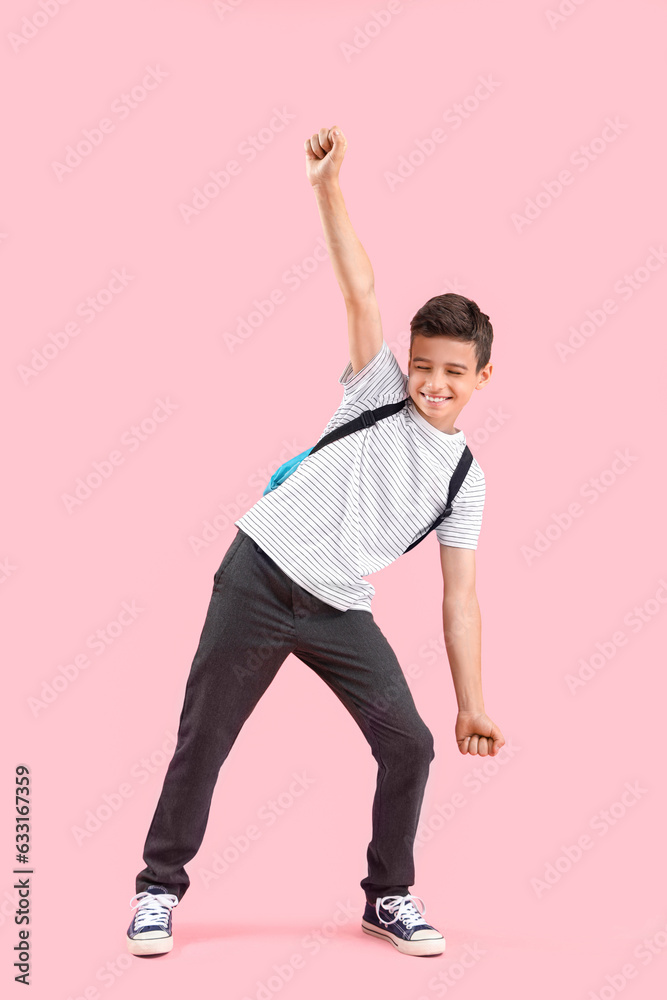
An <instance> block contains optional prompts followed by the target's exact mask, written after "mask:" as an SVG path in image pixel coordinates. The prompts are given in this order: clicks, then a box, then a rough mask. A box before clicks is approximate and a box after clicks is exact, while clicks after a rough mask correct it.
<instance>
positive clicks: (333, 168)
mask: <svg viewBox="0 0 667 1000" xmlns="http://www.w3.org/2000/svg"><path fill="white" fill-rule="evenodd" d="M303 145H304V149H305V150H306V175H307V177H308V180H309V181H310V183H311V184H312V185H313V187H316V186H317V185H318V184H322V183H325V182H327V181H332V180H336V179H337V178H338V171H339V170H340V166H341V163H342V162H343V157H344V156H345V150H346V148H347V139H346V138H345V136H344V135H343V133H342V132H341V130H340V129H339V128H338V126H337V125H332V126H331V128H321V129H320V130H319V132H313V134H312V135H311V137H310V139H306V141H305V142H304V144H303Z"/></svg>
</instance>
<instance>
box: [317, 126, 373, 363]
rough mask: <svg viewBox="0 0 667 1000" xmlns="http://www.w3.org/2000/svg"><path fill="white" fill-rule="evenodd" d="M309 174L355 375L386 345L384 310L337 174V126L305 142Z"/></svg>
mask: <svg viewBox="0 0 667 1000" xmlns="http://www.w3.org/2000/svg"><path fill="white" fill-rule="evenodd" d="M304 146H305V149H306V173H307V175H308V179H309V180H310V183H311V185H312V187H313V191H314V192H315V198H316V201H317V207H318V209H319V213H320V220H321V222H322V229H323V231H324V237H325V240H326V244H327V249H328V251H329V256H330V258H331V263H332V265H333V269H334V273H335V275H336V279H337V281H338V284H339V286H340V290H341V292H342V293H343V298H344V300H345V307H346V309H347V331H348V340H349V346H350V362H351V364H352V370H353V372H354V374H356V373H357V372H358V371H361V369H362V368H363V367H364V366H365V365H367V364H368V362H369V361H370V360H371V359H372V358H374V357H375V355H376V354H377V353H378V351H379V350H380V348H381V347H382V340H383V333H382V322H381V320H380V310H379V308H378V304H377V299H376V297H375V285H374V275H373V268H372V267H371V262H370V260H369V258H368V255H367V254H366V251H365V250H364V248H363V246H362V245H361V242H360V241H359V239H358V237H357V235H356V233H355V231H354V229H353V228H352V223H351V222H350V219H349V216H348V214H347V209H346V207H345V201H344V200H343V194H342V192H341V189H340V183H339V179H338V174H339V171H340V166H341V163H342V161H343V157H344V155H345V150H346V147H347V141H346V139H345V137H344V135H343V134H342V132H340V130H338V134H336V126H332V127H331V128H330V129H327V128H321V129H320V130H319V132H316V133H313V135H312V136H311V137H310V138H309V139H306V141H305V143H304Z"/></svg>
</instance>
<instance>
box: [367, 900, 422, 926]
mask: <svg viewBox="0 0 667 1000" xmlns="http://www.w3.org/2000/svg"><path fill="white" fill-rule="evenodd" d="M413 899H418V900H419V902H420V903H421V904H422V906H423V907H424V909H423V910H421V911H420V910H419V909H418V908H417V907H416V906H415V904H414V903H412V902H411V900H413ZM381 906H382V907H384V909H385V910H389V912H390V913H394V912H395V913H396V916H395V917H394V919H393V920H383V919H382V917H381V916H380V907H381ZM375 912H376V913H377V916H378V920H379V921H380V923H381V924H384V925H385V926H386V927H388V926H389V924H393V923H394V921H396V920H402V921H403V923H404V924H405V926H406V927H407V928H408V930H412V928H413V927H416V926H417V924H425V923H426V921H425V920H424V919H423V915H424V913H426V904H425V903H424V900H423V899H422V898H421V896H413V895H412V893H411V892H409V893H408V894H407V896H382V897H381V898H378V899H376V900H375Z"/></svg>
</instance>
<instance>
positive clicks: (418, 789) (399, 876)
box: [128, 126, 505, 955]
mask: <svg viewBox="0 0 667 1000" xmlns="http://www.w3.org/2000/svg"><path fill="white" fill-rule="evenodd" d="M346 146H347V142H346V140H345V137H344V136H343V135H342V133H341V132H340V130H339V129H338V128H336V127H335V126H334V127H333V128H332V129H326V128H322V129H320V131H319V132H318V133H314V134H313V135H312V136H311V137H310V139H307V140H306V142H305V150H306V173H307V176H308V179H309V181H310V183H311V185H312V187H313V190H314V192H315V195H316V198H317V203H318V208H319V212H320V217H321V220H322V225H323V228H324V233H325V237H326V240H327V246H328V250H329V254H330V257H331V260H332V263H333V267H334V271H335V274H336V277H337V279H338V282H339V285H340V287H341V290H342V292H343V295H344V297H345V303H346V306H347V317H348V334H349V347H350V362H349V363H348V365H347V366H346V368H345V370H344V372H343V374H342V375H341V377H340V379H339V382H340V383H341V384H342V385H343V401H342V403H341V405H340V406H339V408H338V410H337V411H336V413H335V414H334V416H333V417H332V419H331V420H330V421H329V424H328V425H327V427H326V428H325V429H324V431H323V432H322V435H321V436H320V437H323V436H324V435H325V434H327V433H329V432H330V431H331V430H333V429H334V428H335V427H339V426H341V425H342V424H344V423H347V422H348V421H349V420H351V419H352V418H353V417H355V416H358V415H359V414H360V413H362V412H363V411H365V410H369V409H375V408H377V407H379V406H383V405H385V404H388V403H395V402H398V401H400V400H406V404H405V405H404V407H403V408H402V409H399V410H397V411H396V412H393V413H391V414H390V415H389V416H385V417H384V418H383V419H380V420H378V421H377V423H375V424H374V425H372V426H363V428H361V429H360V430H357V431H354V432H353V433H350V434H348V435H347V436H344V437H342V438H339V439H338V440H335V441H332V442H329V443H328V444H327V445H326V447H324V446H323V447H322V448H320V449H318V451H317V452H315V453H313V454H312V455H308V456H306V458H305V459H303V460H302V462H301V463H300V464H299V465H298V466H297V468H296V469H295V470H294V471H293V472H292V474H291V475H290V476H289V477H288V478H287V479H285V480H284V481H283V482H282V483H281V484H280V485H279V486H278V487H276V488H275V489H273V490H271V491H270V492H268V493H266V495H264V496H262V497H260V499H259V500H258V501H257V502H256V503H255V504H254V505H253V506H252V507H251V508H250V509H249V510H248V511H247V512H246V513H245V514H244V515H243V516H242V517H241V518H239V519H238V520H237V521H236V522H235V524H236V526H237V528H238V531H237V534H236V536H235V538H234V539H233V541H232V543H231V545H230V547H229V549H228V550H227V552H226V554H225V556H224V558H223V560H222V563H221V564H220V567H219V568H218V570H217V572H216V574H215V576H214V580H213V593H212V595H211V601H210V604H209V608H208V613H207V616H206V621H205V623H204V627H203V631H202V634H201V638H200V641H199V646H198V648H197V652H196V654H195V658H194V661H193V663H192V667H191V670H190V675H189V677H188V681H187V686H186V692H185V700H184V704H183V709H182V712H181V717H180V721H179V730H178V741H177V745H176V749H175V751H174V756H173V758H172V760H171V762H170V764H169V768H168V770H167V773H166V776H165V780H164V786H163V789H162V793H161V795H160V799H159V802H158V805H157V808H156V810H155V814H154V816H153V820H152V823H151V826H150V829H149V831H148V836H147V838H146V843H145V847H144V861H145V862H146V867H145V868H144V869H143V870H142V871H141V872H139V874H138V875H137V877H136V886H135V888H136V895H135V896H134V897H133V898H132V900H131V904H130V905H131V906H133V907H136V913H135V915H134V917H133V920H132V923H131V924H130V927H129V929H128V948H129V950H130V951H131V952H132V953H133V954H135V955H154V954H161V953H164V952H167V951H170V950H171V947H172V943H173V939H172V926H171V923H172V912H171V911H172V908H173V907H174V906H175V905H176V904H177V903H178V902H179V901H180V899H181V898H182V897H183V894H184V893H185V892H186V890H187V888H188V886H189V884H190V880H189V878H188V875H187V874H186V872H185V868H184V867H183V866H184V865H185V864H186V863H187V862H188V861H190V860H191V859H192V858H193V857H194V855H195V854H196V852H197V851H198V849H199V846H200V844H201V842H202V839H203V837H204V832H205V829H206V824H207V821H208V814H209V809H210V804H211V798H212V795H213V789H214V786H215V783H216V780H217V777H218V772H219V769H220V767H221V765H222V763H223V762H224V760H225V758H226V757H227V755H228V753H229V751H230V749H231V747H232V745H233V743H234V741H235V740H236V738H237V736H238V734H239V732H240V730H241V727H242V726H243V724H244V722H245V720H246V719H247V718H248V716H249V715H250V713H251V712H252V711H253V709H254V707H255V705H256V704H257V702H258V701H259V699H260V698H261V696H262V694H263V693H264V692H265V691H266V689H267V688H268V686H269V684H270V683H271V681H272V680H273V678H274V677H275V675H276V673H277V671H278V669H279V667H280V665H281V664H282V663H283V661H284V660H285V658H286V657H287V656H288V655H289V653H294V655H295V656H297V657H299V659H301V660H302V661H303V662H304V663H306V664H307V665H308V666H309V667H311V668H312V669H313V670H314V671H315V672H316V673H317V674H318V675H319V676H320V677H321V678H322V680H323V681H324V682H325V683H326V684H328V685H329V687H330V688H331V689H332V690H333V692H334V693H335V694H336V695H337V697H338V698H339V699H340V700H341V702H342V703H343V705H344V706H345V707H346V708H347V709H348V711H349V712H350V713H351V715H352V716H353V718H354V719H355V721H356V722H357V723H358V725H359V726H360V728H361V730H362V732H363V734H364V736H365V737H366V739H367V740H368V742H369V744H370V747H371V752H372V754H373V757H374V758H375V759H376V761H377V764H378V776H377V786H376V791H375V798H374V800H373V812H372V821H373V827H372V840H371V842H370V843H369V845H368V851H367V861H368V875H367V876H366V877H365V878H364V879H363V880H362V881H361V883H360V884H361V887H362V889H363V890H364V892H365V895H366V909H365V911H364V914H363V919H362V923H361V926H362V929H363V930H364V931H366V932H367V933H368V934H371V935H373V936H375V937H377V938H383V939H385V940H387V941H390V942H391V943H392V944H393V945H395V947H397V948H398V950H399V951H401V952H403V953H404V954H408V955H437V954H441V953H442V952H443V951H444V949H445V940H444V937H443V935H442V934H441V933H440V932H439V931H438V930H437V929H436V928H435V927H433V926H432V925H431V924H428V923H426V921H425V920H424V919H423V914H424V913H425V907H424V905H423V900H422V899H421V897H419V896H414V895H413V894H412V893H409V891H408V889H409V886H410V885H412V883H413V882H414V860H413V847H414V838H415V835H416V831H417V823H418V820H419V813H420V810H421V805H422V800H423V795H424V788H425V785H426V780H427V777H428V771H429V766H430V762H431V760H433V757H434V747H433V736H432V734H431V732H430V730H429V729H428V727H427V726H426V724H425V723H424V721H423V720H422V719H421V718H420V716H419V714H418V713H417V709H416V707H415V704H414V701H413V699H412V695H411V693H410V689H409V688H408V685H407V682H406V679H405V676H404V674H403V672H402V670H401V667H400V665H399V663H398V660H397V659H396V656H395V654H394V652H393V650H392V648H391V646H390V645H389V643H388V642H387V640H386V639H385V637H384V635H383V634H382V632H381V631H380V629H379V628H378V626H377V625H376V623H375V621H374V619H373V614H372V612H371V599H372V597H373V594H374V593H375V590H374V587H373V586H372V585H371V584H370V583H369V582H368V581H367V580H364V579H363V577H364V576H367V575H368V574H370V573H374V572H376V571H377V570H379V569H381V568H382V567H383V566H387V565H388V564H389V563H390V562H393V560H394V559H396V558H398V556H399V555H401V554H402V553H403V552H404V551H405V550H406V548H407V547H409V546H410V545H411V544H412V543H413V542H415V541H416V540H417V539H419V538H420V537H421V536H422V535H423V534H424V533H425V532H426V530H427V529H428V528H429V526H430V525H432V524H433V522H434V520H435V519H436V518H437V517H438V515H439V514H440V513H442V511H443V510H444V507H445V503H446V500H447V495H448V488H449V482H450V479H451V478H452V473H453V471H454V469H455V468H456V466H457V463H458V460H459V458H460V457H461V454H462V452H463V450H464V448H465V436H464V434H463V431H461V430H459V429H458V428H456V427H455V426H454V421H455V420H456V418H457V417H458V415H459V413H460V412H461V410H462V408H463V406H465V404H466V403H467V402H468V400H469V398H470V396H471V395H472V392H473V390H474V389H481V388H482V387H483V386H484V385H486V383H487V382H488V380H489V378H490V376H491V371H492V367H493V366H492V365H491V364H490V363H489V355H490V350H491V342H492V339H493V331H492V328H491V324H490V323H489V321H488V316H486V315H485V314H483V313H480V311H479V309H478V307H477V306H476V305H475V303H474V302H471V301H469V300H468V299H465V298H463V297H462V296H459V295H452V294H448V295H441V296H437V297H436V298H433V299H430V300H429V301H428V302H427V303H426V304H425V305H424V306H423V307H422V308H421V309H420V310H419V311H418V312H417V314H416V315H415V317H414V318H413V320H412V322H411V334H412V339H411V344H410V356H409V374H408V376H405V375H403V372H402V371H401V369H400V367H399V365H398V362H397V360H396V358H395V357H394V355H393V353H392V352H391V351H390V349H389V347H388V345H387V344H386V342H385V341H384V338H383V334H382V327H381V323H380V314H379V311H378V306H377V302H376V299H375V293H374V288H373V271H372V269H371V266H370V262H369V260H368V257H367V256H366V254H365V252H364V250H363V247H362V246H361V244H360V243H359V240H358V239H357V237H356V235H355V233H354V231H353V229H352V226H351V224H350V221H349V218H348V216H347V212H346V209H345V205H344V202H343V197H342V194H341V191H340V187H339V182H338V174H339V171H340V166H341V163H342V160H343V157H344V154H345V150H346ZM484 497H485V486H484V475H483V473H482V470H481V469H480V467H479V466H478V465H477V463H476V462H475V461H474V460H473V462H472V464H471V465H470V467H469V469H468V471H467V474H466V476H465V479H464V481H463V483H462V485H461V487H460V489H459V492H458V493H457V495H456V497H455V498H454V500H453V503H452V510H451V513H450V515H449V517H447V518H445V519H444V520H443V521H442V522H441V523H440V524H439V525H438V527H437V528H436V534H437V537H438V540H439V542H440V561H441V566H442V574H443V580H444V598H443V627H444V634H445V643H446V647H447V653H448V657H449V663H450V667H451V671H452V678H453V682H454V688H455V691H456V697H457V702H458V707H459V712H458V716H457V720H456V726H455V734H456V740H457V742H458V745H459V750H460V752H461V753H464V754H465V753H470V754H480V755H482V756H486V755H492V756H493V755H495V754H497V753H498V751H499V750H500V748H501V747H502V746H503V744H504V742H505V741H504V739H503V736H502V733H501V732H500V730H499V729H498V727H497V726H496V725H495V724H494V723H493V722H492V721H491V719H490V718H489V717H488V716H487V715H486V714H485V711H484V702H483V698H482V685H481V665H480V659H481V652H480V647H481V623H480V612H479V605H478V603H477V597H476V594H475V548H476V545H477V538H478V535H479V530H480V526H481V518H482V510H483V506H484ZM413 901H419V902H420V903H421V904H422V907H423V908H422V909H419V908H418V907H417V906H416V905H415V902H413Z"/></svg>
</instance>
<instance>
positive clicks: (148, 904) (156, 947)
mask: <svg viewBox="0 0 667 1000" xmlns="http://www.w3.org/2000/svg"><path fill="white" fill-rule="evenodd" d="M135 900H136V902H135ZM177 905H178V896H174V895H172V894H171V893H168V892H167V890H166V889H165V887H164V886H163V885H149V887H148V889H147V890H146V892H138V893H137V894H136V896H133V897H132V899H131V900H130V906H131V907H132V908H135V907H136V911H137V912H136V913H135V914H134V917H133V918H132V923H131V924H130V926H129V928H128V931H127V947H128V949H129V951H130V952H131V953H132V954H133V955H162V954H163V953H164V952H166V951H171V949H172V948H173V945H174V939H173V937H172V936H171V910H172V907H174V906H177Z"/></svg>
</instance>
